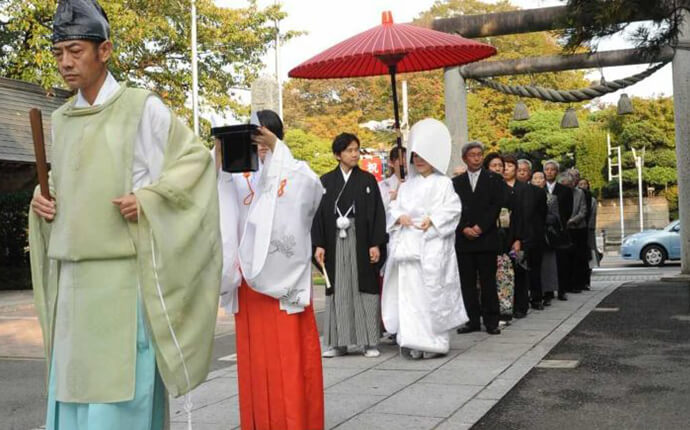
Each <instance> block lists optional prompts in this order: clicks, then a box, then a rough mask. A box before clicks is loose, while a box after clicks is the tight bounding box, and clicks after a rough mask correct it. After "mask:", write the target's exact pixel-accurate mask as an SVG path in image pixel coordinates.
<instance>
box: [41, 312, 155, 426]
mask: <svg viewBox="0 0 690 430" xmlns="http://www.w3.org/2000/svg"><path fill="white" fill-rule="evenodd" d="M54 365H55V363H54V361H53V362H52V363H51V370H50V380H49V384H48V412H47V417H46V430H122V429H127V430H163V428H164V426H165V422H166V416H165V415H166V413H167V408H166V396H167V393H166V390H165V386H164V385H163V381H162V380H161V378H160V375H159V374H158V369H157V367H156V354H155V351H154V348H153V344H152V341H151V337H150V336H149V335H148V332H147V328H146V324H145V323H144V318H143V314H142V309H141V306H140V304H138V305H137V358H136V376H135V377H136V381H135V392H134V399H132V400H130V401H127V402H119V403H64V402H58V401H57V400H56V399H55V380H54V377H53V376H54V372H53V366H54Z"/></svg>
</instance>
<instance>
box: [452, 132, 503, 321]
mask: <svg viewBox="0 0 690 430" xmlns="http://www.w3.org/2000/svg"><path fill="white" fill-rule="evenodd" d="M462 159H463V161H464V162H465V164H466V165H467V171H466V172H465V173H463V174H461V175H459V176H456V177H455V178H453V187H454V188H455V192H456V193H458V196H459V197H460V201H461V202H462V216H461V218H460V223H459V224H458V228H457V230H456V233H455V237H456V239H455V250H456V253H457V257H458V266H459V269H460V282H461V284H462V297H463V300H464V302H465V309H466V310H467V315H468V317H469V319H470V321H469V322H468V323H467V324H466V325H464V326H463V327H460V328H459V329H458V333H470V332H473V331H478V330H479V329H480V328H481V325H480V317H481V318H483V320H484V326H485V327H486V331H487V333H489V334H500V333H501V331H500V330H499V328H498V318H499V314H500V309H499V304H498V292H497V290H496V258H497V256H498V250H499V237H498V232H497V229H496V220H497V219H498V215H499V213H500V211H501V203H502V197H503V184H502V183H501V182H502V179H501V178H500V177H498V176H496V175H495V174H493V173H491V172H489V171H487V170H484V169H482V162H483V161H484V146H483V145H482V144H481V143H479V142H470V143H467V144H465V145H464V146H463V148H462ZM477 273H479V283H480V288H481V307H480V304H479V303H480V300H479V296H478V292H477Z"/></svg>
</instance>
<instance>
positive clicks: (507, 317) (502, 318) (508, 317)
mask: <svg viewBox="0 0 690 430" xmlns="http://www.w3.org/2000/svg"><path fill="white" fill-rule="evenodd" d="M498 320H499V321H505V322H508V321H512V320H513V316H512V315H508V314H501V316H499V317H498Z"/></svg>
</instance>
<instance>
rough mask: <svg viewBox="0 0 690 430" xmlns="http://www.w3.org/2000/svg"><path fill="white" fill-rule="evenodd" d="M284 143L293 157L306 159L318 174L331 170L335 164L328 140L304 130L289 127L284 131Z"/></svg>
mask: <svg viewBox="0 0 690 430" xmlns="http://www.w3.org/2000/svg"><path fill="white" fill-rule="evenodd" d="M285 144H286V145H287V146H288V148H290V151H291V152H292V155H293V156H294V157H295V158H297V159H299V160H304V161H306V162H307V164H309V166H310V167H311V169H312V170H313V171H314V172H316V174H317V175H319V176H321V175H323V174H324V173H326V172H328V171H330V170H333V169H334V168H335V166H336V164H337V161H336V160H335V158H334V157H333V153H332V152H331V145H330V143H329V141H327V140H325V139H321V138H320V137H318V136H315V135H313V134H311V133H307V132H305V131H304V130H301V129H295V128H292V129H289V130H288V131H287V132H286V133H285Z"/></svg>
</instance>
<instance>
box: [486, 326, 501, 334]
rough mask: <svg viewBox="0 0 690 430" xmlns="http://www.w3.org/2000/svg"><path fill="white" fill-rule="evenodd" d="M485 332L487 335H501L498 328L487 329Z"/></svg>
mask: <svg viewBox="0 0 690 430" xmlns="http://www.w3.org/2000/svg"><path fill="white" fill-rule="evenodd" d="M486 332H487V333H489V334H501V329H500V328H498V327H494V328H487V329H486Z"/></svg>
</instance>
